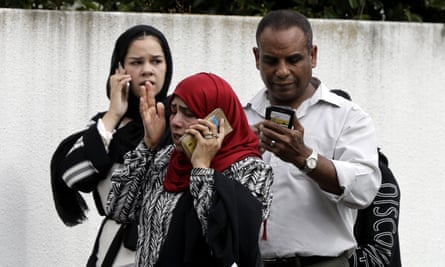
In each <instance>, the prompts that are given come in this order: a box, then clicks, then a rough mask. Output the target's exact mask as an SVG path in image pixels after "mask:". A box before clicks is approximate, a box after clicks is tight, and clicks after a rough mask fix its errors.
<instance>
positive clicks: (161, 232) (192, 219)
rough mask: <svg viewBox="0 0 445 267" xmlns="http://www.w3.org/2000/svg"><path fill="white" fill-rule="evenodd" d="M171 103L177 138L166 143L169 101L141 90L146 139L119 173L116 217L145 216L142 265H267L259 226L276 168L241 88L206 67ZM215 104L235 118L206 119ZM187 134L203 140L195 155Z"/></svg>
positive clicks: (112, 202) (112, 200)
mask: <svg viewBox="0 0 445 267" xmlns="http://www.w3.org/2000/svg"><path fill="white" fill-rule="evenodd" d="M168 108H169V109H170V112H171V114H170V120H169V123H170V128H171V133H172V139H173V143H174V144H173V145H171V146H168V147H160V148H159V147H158V144H159V141H160V138H161V137H162V133H163V132H164V129H165V128H166V123H167V122H166V121H165V119H164V114H165V107H164V105H163V104H161V103H155V99H154V93H153V91H152V90H151V88H147V89H146V90H143V92H141V105H140V112H141V115H142V118H143V122H144V127H145V136H144V142H141V144H140V145H139V146H138V147H137V148H136V149H135V150H134V151H131V152H129V153H127V155H126V156H125V162H124V166H123V167H122V168H120V169H118V170H116V171H115V173H114V174H113V176H112V182H113V187H112V190H111V193H110V195H109V203H108V209H109V214H110V216H112V217H113V218H114V219H115V220H118V221H121V222H125V221H128V220H132V219H134V218H137V217H138V216H139V219H140V220H139V232H138V246H137V252H136V263H137V266H157V267H162V266H261V263H260V254H259V249H258V236H259V233H258V231H259V228H260V224H261V222H262V221H263V220H265V219H266V218H267V216H268V213H269V206H270V203H271V198H272V196H271V192H270V185H271V184H272V180H273V174H272V170H271V167H270V166H268V165H266V164H265V163H264V162H263V160H262V159H261V156H260V154H259V152H258V139H257V137H256V136H255V134H254V133H253V132H252V131H251V129H250V127H249V125H248V122H247V119H246V117H245V115H244V111H243V108H242V106H241V103H240V102H239V100H238V98H237V96H236V94H235V93H234V91H233V90H232V88H231V86H230V85H229V84H228V83H227V82H226V81H225V80H223V79H222V78H220V77H218V76H216V75H214V74H209V73H198V74H195V75H192V76H190V77H188V78H186V79H184V80H183V81H181V82H180V83H179V84H178V86H177V87H176V89H175V91H174V93H173V95H172V96H171V98H170V102H169V107H168ZM215 108H221V109H222V111H223V112H224V114H225V115H226V118H227V122H226V121H224V119H222V120H220V121H219V122H217V123H216V124H219V126H217V125H216V124H215V123H212V122H210V121H208V120H205V119H203V118H205V117H206V116H207V115H208V114H209V113H211V112H212V111H213V110H214V109H215ZM226 123H229V124H230V126H231V127H232V129H233V130H232V131H230V132H229V133H227V132H226V131H225V129H224V126H225V125H226ZM185 134H189V135H192V136H193V137H194V138H195V139H196V147H195V148H194V151H193V153H192V154H191V156H190V157H188V156H187V155H186V154H185V153H184V150H183V148H182V146H181V137H183V136H184V135H185Z"/></svg>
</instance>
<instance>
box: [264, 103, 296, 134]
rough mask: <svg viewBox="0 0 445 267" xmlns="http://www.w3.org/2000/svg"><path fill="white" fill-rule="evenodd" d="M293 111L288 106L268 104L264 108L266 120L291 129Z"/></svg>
mask: <svg viewBox="0 0 445 267" xmlns="http://www.w3.org/2000/svg"><path fill="white" fill-rule="evenodd" d="M294 116H295V112H294V111H293V110H292V109H290V108H285V107H277V106H270V107H267V108H266V120H270V121H273V122H275V123H276V124H278V125H280V126H283V127H287V128H289V129H292V127H293V123H294V122H293V120H294Z"/></svg>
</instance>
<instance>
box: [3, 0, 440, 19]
mask: <svg viewBox="0 0 445 267" xmlns="http://www.w3.org/2000/svg"><path fill="white" fill-rule="evenodd" d="M0 7H6V8H22V9H52V10H88V11H120V12H160V13H192V14H217V15H242V16H256V15H264V14H265V13H267V12H268V11H269V10H273V9H278V8H292V9H295V10H298V11H299V12H301V13H303V14H305V15H306V16H307V17H309V18H335V19H356V20H386V21H412V22H445V0H329V1H328V0H301V1H299V0H271V1H266V0H212V1H205V0H120V1H115V0H95V1H94V0H3V1H1V2H0Z"/></svg>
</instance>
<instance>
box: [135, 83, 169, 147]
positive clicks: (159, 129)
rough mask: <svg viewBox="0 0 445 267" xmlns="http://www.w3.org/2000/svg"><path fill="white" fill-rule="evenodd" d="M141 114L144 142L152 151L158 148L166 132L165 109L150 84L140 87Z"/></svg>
mask: <svg viewBox="0 0 445 267" xmlns="http://www.w3.org/2000/svg"><path fill="white" fill-rule="evenodd" d="M140 91H141V97H140V103H139V112H140V113H141V117H142V122H143V124H144V133H145V134H144V142H145V145H147V147H149V148H150V149H154V148H156V146H157V145H158V144H159V142H160V140H161V138H162V135H163V134H164V132H165V128H166V121H165V107H164V104H162V103H156V99H155V96H156V93H155V89H154V88H153V86H152V84H151V83H150V82H148V81H147V82H146V83H145V85H142V86H140Z"/></svg>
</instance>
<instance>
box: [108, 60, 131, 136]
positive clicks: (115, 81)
mask: <svg viewBox="0 0 445 267" xmlns="http://www.w3.org/2000/svg"><path fill="white" fill-rule="evenodd" d="M130 81H131V76H130V75H129V74H126V71H125V70H124V68H123V67H122V66H121V65H120V64H119V68H118V69H116V72H115V74H114V75H112V76H111V77H110V106H109V108H108V111H107V113H105V115H104V117H103V118H102V119H103V121H104V125H105V128H106V129H107V130H108V131H110V132H111V131H112V130H113V129H114V128H115V127H116V125H117V123H118V122H119V121H120V119H121V118H122V116H124V114H125V112H127V108H128V91H129V90H130Z"/></svg>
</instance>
